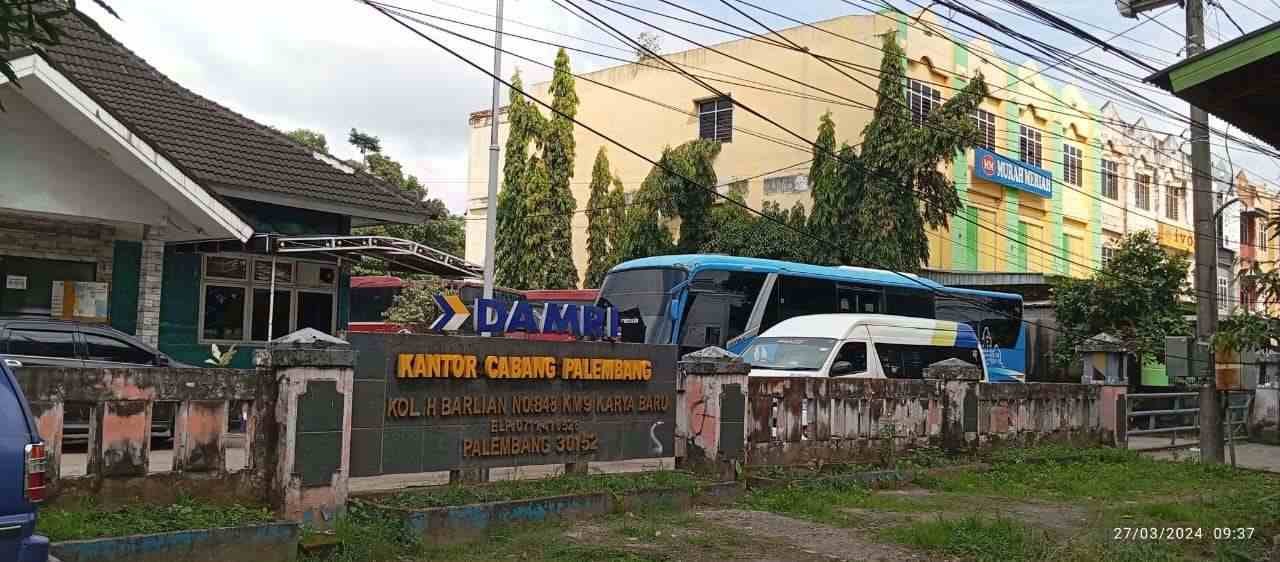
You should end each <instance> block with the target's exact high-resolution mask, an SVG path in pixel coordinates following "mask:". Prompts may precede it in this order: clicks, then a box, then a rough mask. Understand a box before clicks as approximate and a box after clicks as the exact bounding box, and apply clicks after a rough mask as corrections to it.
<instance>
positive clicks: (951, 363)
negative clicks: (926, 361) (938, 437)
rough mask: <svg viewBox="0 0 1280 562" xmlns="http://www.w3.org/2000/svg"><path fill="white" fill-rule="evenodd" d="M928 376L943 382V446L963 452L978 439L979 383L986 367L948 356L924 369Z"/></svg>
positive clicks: (926, 376) (925, 374) (940, 382)
mask: <svg viewBox="0 0 1280 562" xmlns="http://www.w3.org/2000/svg"><path fill="white" fill-rule="evenodd" d="M924 378H926V379H930V380H935V381H938V383H939V384H941V385H942V446H943V447H944V448H945V449H947V450H949V451H959V450H962V449H965V448H967V447H968V446H969V443H970V442H971V441H972V442H977V440H978V385H979V384H980V382H981V381H982V369H981V368H979V367H978V366H977V365H974V364H972V363H968V362H965V361H963V360H961V359H955V358H951V359H946V360H943V361H939V362H937V363H934V364H932V365H929V366H928V367H925V369H924Z"/></svg>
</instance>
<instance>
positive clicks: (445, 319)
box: [430, 295, 622, 338]
mask: <svg viewBox="0 0 1280 562" xmlns="http://www.w3.org/2000/svg"><path fill="white" fill-rule="evenodd" d="M435 301H436V306H438V307H439V309H440V316H439V317H437V318H436V320H435V322H432V323H431V328H430V329H431V330H432V331H437V332H452V331H456V330H458V329H459V328H461V327H462V324H463V323H464V322H466V320H467V319H468V318H471V317H472V316H473V315H474V316H475V330H476V332H494V333H506V332H527V333H534V334H538V333H542V334H552V333H559V334H572V335H573V336H576V337H580V338H617V337H620V336H621V335H622V325H621V323H620V322H619V318H618V315H617V314H614V310H613V308H611V307H610V308H602V307H598V306H594V305H589V304H581V305H580V304H568V303H554V302H549V303H546V304H544V305H542V317H541V318H539V317H538V315H537V314H535V313H534V308H533V305H531V304H529V302H528V301H516V302H514V303H511V304H507V303H505V302H502V301H500V300H497V299H485V298H478V299H476V300H475V301H474V302H473V304H472V306H471V308H470V309H468V308H467V306H466V304H464V303H463V302H462V299H461V298H458V296H457V295H435Z"/></svg>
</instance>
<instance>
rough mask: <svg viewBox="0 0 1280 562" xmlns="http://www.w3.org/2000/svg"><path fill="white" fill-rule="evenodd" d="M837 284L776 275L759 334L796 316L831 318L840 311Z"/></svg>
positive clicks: (824, 280) (821, 280)
mask: <svg viewBox="0 0 1280 562" xmlns="http://www.w3.org/2000/svg"><path fill="white" fill-rule="evenodd" d="M838 305H839V303H838V302H837V301H836V284H835V282H834V281H831V280H827V279H815V278H812V277H795V276H791V275H779V276H778V281H777V282H776V283H775V284H774V286H773V293H772V294H770V295H769V305H768V307H767V308H765V312H764V321H763V322H762V323H761V325H760V329H761V330H765V329H768V328H769V327H771V326H773V325H774V324H777V323H778V322H781V321H783V320H786V319H788V318H793V317H796V316H805V315H808V314H831V313H834V312H837V311H839V310H840V309H839V307H838Z"/></svg>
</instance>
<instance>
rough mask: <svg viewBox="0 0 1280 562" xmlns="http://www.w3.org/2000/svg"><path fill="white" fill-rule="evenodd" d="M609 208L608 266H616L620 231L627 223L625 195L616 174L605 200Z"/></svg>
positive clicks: (620, 245)
mask: <svg viewBox="0 0 1280 562" xmlns="http://www.w3.org/2000/svg"><path fill="white" fill-rule="evenodd" d="M607 202H608V207H609V224H610V229H609V265H610V267H612V266H614V265H617V264H618V248H620V247H622V234H623V232H622V229H623V225H625V224H626V221H627V193H626V191H625V190H623V188H622V180H621V179H620V178H619V177H618V175H617V174H614V176H613V189H611V190H609V198H608V200H607Z"/></svg>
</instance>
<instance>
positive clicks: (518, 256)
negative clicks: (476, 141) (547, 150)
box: [494, 72, 542, 289]
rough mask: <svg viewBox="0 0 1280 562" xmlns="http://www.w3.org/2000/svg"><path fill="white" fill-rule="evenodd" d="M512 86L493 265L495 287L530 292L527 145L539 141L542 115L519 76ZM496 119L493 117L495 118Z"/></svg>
mask: <svg viewBox="0 0 1280 562" xmlns="http://www.w3.org/2000/svg"><path fill="white" fill-rule="evenodd" d="M511 84H512V85H513V86H515V88H513V89H512V90H511V97H510V99H511V101H510V104H509V105H508V106H507V121H508V124H507V126H508V132H507V143H506V147H505V150H506V160H505V161H504V163H503V165H502V190H501V191H499V192H498V239H497V242H496V246H497V248H496V255H495V256H494V258H495V263H496V265H497V270H498V271H497V283H498V284H499V285H502V286H505V287H510V288H513V289H529V288H532V287H533V283H534V282H536V281H537V275H538V266H539V264H538V262H537V258H536V256H535V255H531V254H530V253H529V250H530V246H529V241H528V235H527V234H528V231H529V225H528V224H526V223H527V220H526V217H527V216H528V215H529V212H528V208H529V207H528V198H529V189H528V186H526V184H525V182H526V174H527V173H528V169H529V144H530V142H532V141H535V140H537V139H538V137H539V134H540V131H541V128H542V115H541V114H540V113H538V109H537V108H536V107H534V106H533V102H530V101H529V100H527V99H525V97H524V95H523V94H521V93H520V91H519V90H522V89H523V87H524V86H523V83H522V82H521V80H520V73H518V72H517V73H516V74H515V76H513V77H512V78H511ZM495 118H496V117H495Z"/></svg>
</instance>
